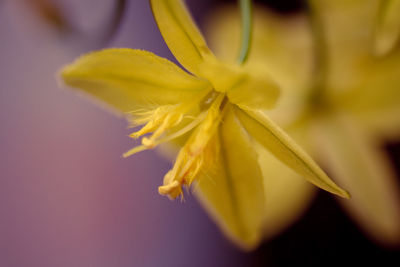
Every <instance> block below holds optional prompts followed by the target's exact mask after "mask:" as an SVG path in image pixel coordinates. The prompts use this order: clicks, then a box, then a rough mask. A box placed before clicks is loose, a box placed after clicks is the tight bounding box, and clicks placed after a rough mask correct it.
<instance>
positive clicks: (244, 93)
mask: <svg viewBox="0 0 400 267" xmlns="http://www.w3.org/2000/svg"><path fill="white" fill-rule="evenodd" d="M199 74H200V76H201V77H204V78H206V79H207V80H208V81H210V83H211V84H212V85H213V88H214V90H216V91H218V92H222V93H226V94H227V96H228V98H229V101H230V102H232V103H234V104H237V105H242V106H245V107H249V108H256V109H270V108H272V107H273V106H274V105H275V103H276V102H277V99H278V97H279V93H280V90H279V88H278V86H277V84H276V83H275V82H274V81H273V80H272V79H271V78H270V77H269V76H268V74H266V73H265V72H263V69H262V68H258V67H245V68H243V67H241V66H238V65H235V64H225V63H222V62H220V61H217V60H210V61H208V62H207V63H206V64H202V65H200V66H199Z"/></svg>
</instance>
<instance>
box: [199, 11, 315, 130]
mask: <svg viewBox="0 0 400 267" xmlns="http://www.w3.org/2000/svg"><path fill="white" fill-rule="evenodd" d="M206 30H207V36H209V40H210V47H211V48H212V49H213V51H214V52H215V54H216V55H217V56H218V58H221V59H223V60H225V61H228V62H232V63H233V62H234V60H236V55H237V52H238V50H239V42H238V40H240V31H241V21H240V14H239V10H238V8H237V6H235V5H229V6H228V5H226V6H222V7H221V8H218V9H216V10H215V11H213V12H212V14H211V16H210V18H209V19H208V20H207V25H206ZM226 44H230V45H229V46H227V45H226ZM311 48H312V39H311V34H310V26H309V21H308V19H307V18H306V16H304V15H302V16H300V15H296V16H290V18H288V17H287V16H285V17H281V16H278V15H276V14H274V13H272V12H271V11H268V10H266V9H265V8H264V7H263V6H257V5H255V8H254V23H253V38H252V43H251V49H250V54H249V59H248V61H247V63H246V65H245V67H246V68H248V69H250V71H252V72H253V70H254V69H255V70H256V71H257V70H258V72H260V71H261V72H262V73H263V75H264V76H270V77H271V79H272V80H273V81H274V82H276V83H277V85H278V87H279V88H280V89H281V94H280V96H279V100H278V104H277V107H275V108H273V109H271V110H269V111H268V114H269V115H270V116H271V117H272V118H274V119H275V118H277V119H278V120H279V121H280V122H284V123H288V122H290V121H292V120H293V119H294V118H297V116H298V114H299V112H300V110H301V108H302V105H303V103H302V101H304V94H306V93H307V89H309V88H310V86H309V85H310V83H309V82H310V79H311V77H312V73H313V68H312V65H313V62H312V49H311ZM294 58H295V59H296V60H293V59H294ZM299 66H301V67H299ZM258 90H259V91H261V93H264V92H262V90H263V88H262V87H259V88H258ZM258 93H260V92H258ZM258 93H257V94H258ZM264 103H265V102H264ZM260 108H265V107H260ZM281 109H283V110H284V111H283V112H282V110H281Z"/></svg>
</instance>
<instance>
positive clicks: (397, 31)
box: [374, 0, 400, 55]
mask: <svg viewBox="0 0 400 267" xmlns="http://www.w3.org/2000/svg"><path fill="white" fill-rule="evenodd" d="M399 14H400V1H399V0H387V1H381V9H380V14H379V17H378V21H377V25H376V35H375V43H374V45H375V52H376V53H377V54H378V55H383V54H386V53H388V52H390V50H391V49H392V48H394V46H395V45H396V43H397V42H398V41H399V36H400V16H399Z"/></svg>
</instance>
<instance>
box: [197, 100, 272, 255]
mask: <svg viewBox="0 0 400 267" xmlns="http://www.w3.org/2000/svg"><path fill="white" fill-rule="evenodd" d="M228 108H231V107H228ZM227 112H228V113H227V114H226V116H225V118H224V120H223V122H222V124H221V130H220V136H219V138H220V156H219V158H218V159H217V160H216V165H215V168H214V170H213V171H211V172H210V173H206V174H205V175H203V177H201V178H199V183H198V187H197V188H196V192H197V193H198V195H199V198H200V201H201V202H202V203H203V204H204V206H205V208H206V209H207V210H208V212H209V213H210V214H211V216H212V217H213V219H215V220H216V222H217V223H218V225H219V226H220V227H221V229H222V230H223V231H224V233H225V234H226V235H227V236H228V237H230V238H231V239H232V240H233V241H234V242H235V243H237V244H238V245H239V246H240V247H242V248H243V249H246V250H249V249H253V248H255V246H256V245H257V244H258V243H259V242H260V240H261V238H262V231H261V230H262V225H263V219H264V211H265V207H264V190H263V181H262V174H261V170H260V168H259V166H258V163H257V154H256V153H255V152H254V149H253V144H252V143H251V140H249V137H248V135H247V133H246V132H245V130H244V129H243V127H242V125H240V123H239V121H238V120H237V118H236V117H235V116H234V114H233V112H232V110H228V111H227Z"/></svg>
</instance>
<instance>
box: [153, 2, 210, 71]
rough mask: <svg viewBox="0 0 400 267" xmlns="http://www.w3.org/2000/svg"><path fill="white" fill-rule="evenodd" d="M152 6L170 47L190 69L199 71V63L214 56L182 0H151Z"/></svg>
mask: <svg viewBox="0 0 400 267" xmlns="http://www.w3.org/2000/svg"><path fill="white" fill-rule="evenodd" d="M151 8H152V10H153V14H154V18H155V20H156V22H157V25H158V28H159V29H160V32H161V34H162V36H163V37H164V40H165V42H166V43H167V45H168V47H169V49H170V50H171V52H172V54H174V56H175V57H176V59H177V60H178V61H179V62H180V63H181V64H182V66H184V67H185V68H186V69H187V70H188V71H190V72H192V73H197V68H198V65H200V64H201V63H203V62H204V61H206V60H207V59H208V58H214V55H213V54H212V52H211V51H210V49H209V48H208V47H207V44H206V42H205V40H204V38H203V36H202V35H201V33H200V31H199V29H198V28H197V26H196V24H195V23H194V21H193V19H192V17H191V16H190V13H189V11H188V10H187V8H186V6H185V4H184V2H183V1H182V0H151Z"/></svg>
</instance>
